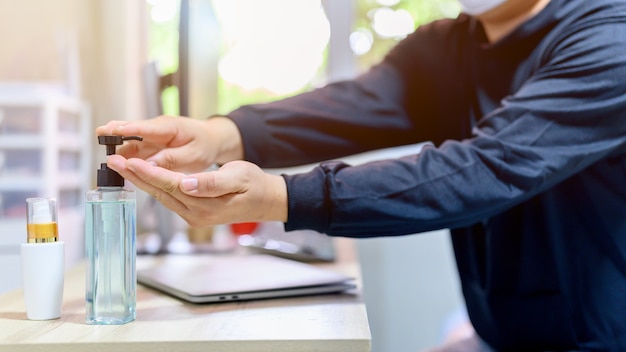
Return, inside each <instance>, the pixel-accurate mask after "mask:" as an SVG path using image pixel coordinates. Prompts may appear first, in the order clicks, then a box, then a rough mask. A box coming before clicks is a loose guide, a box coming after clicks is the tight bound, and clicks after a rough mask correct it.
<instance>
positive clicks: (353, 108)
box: [229, 0, 626, 351]
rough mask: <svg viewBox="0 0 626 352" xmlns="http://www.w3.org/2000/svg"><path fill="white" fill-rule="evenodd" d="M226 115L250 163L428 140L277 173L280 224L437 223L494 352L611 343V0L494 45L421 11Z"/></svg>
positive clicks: (621, 198) (617, 338)
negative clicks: (334, 65) (373, 60)
mask: <svg viewBox="0 0 626 352" xmlns="http://www.w3.org/2000/svg"><path fill="white" fill-rule="evenodd" d="M229 116H230V117H231V118H232V119H233V120H234V121H235V122H236V123H237V125H238V127H239V129H240V131H241V134H242V137H243V141H244V149H245V156H246V159H247V160H250V161H252V162H255V163H257V164H259V165H260V166H263V167H278V166H289V165H297V164H305V163H310V162H313V161H322V160H332V159H336V158H339V157H341V156H344V155H348V154H353V153H358V152H363V151H367V150H372V149H377V148H382V147H390V146H397V145H403V144H410V143H416V142H420V141H432V142H433V145H432V146H427V147H425V148H424V149H423V150H422V151H421V152H420V153H419V154H418V155H412V156H407V157H403V158H399V159H394V160H381V161H376V162H372V163H368V164H364V165H359V166H350V165H347V164H345V163H342V162H340V161H327V162H323V163H322V164H320V165H319V167H317V168H315V169H314V170H313V171H311V172H309V173H304V174H298V175H289V176H287V175H286V176H284V177H285V180H286V183H287V190H288V199H289V200H288V201H289V220H288V222H287V223H286V224H285V226H286V228H287V229H288V230H292V229H301V228H308V229H314V230H317V231H319V232H323V233H327V234H330V235H336V236H349V237H370V236H393V235H405V234H412V233H419V232H423V231H430V230H435V229H442V228H450V229H451V232H452V241H453V245H454V250H455V254H456V260H457V265H458V270H459V273H460V277H461V281H462V288H463V294H464V297H465V300H466V303H467V308H468V312H469V315H470V318H471V321H472V323H473V325H474V327H475V329H476V331H477V333H478V334H479V335H480V336H481V337H482V338H483V339H485V340H486V341H487V342H488V343H489V344H490V345H492V346H493V347H494V348H496V349H500V350H522V351H534V350H536V351H543V350H568V349H569V350H573V349H579V350H589V351H591V350H593V351H596V350H597V351H601V350H611V351H626V0H552V1H551V2H550V3H549V4H548V5H547V7H546V8H545V9H544V10H543V11H542V12H540V13H539V14H537V15H536V16H535V17H533V18H531V19H529V20H528V21H527V22H526V23H524V24H522V25H521V26H520V27H518V28H517V29H516V30H514V31H513V32H512V33H510V34H508V35H507V36H506V37H504V38H502V39H501V40H499V41H498V42H496V43H492V44H490V43H488V41H487V40H486V37H485V34H484V31H483V29H482V27H481V25H480V23H479V22H477V21H476V20H475V19H473V18H471V17H469V16H466V15H461V16H459V17H458V18H456V19H444V20H440V21H436V22H433V23H431V24H428V25H424V26H420V27H419V28H418V29H417V30H416V31H415V32H414V33H413V34H412V35H410V36H409V37H407V38H406V39H405V40H403V41H402V42H400V43H399V44H398V45H397V46H396V47H395V48H394V49H393V50H392V51H391V52H390V53H389V54H388V55H387V56H386V57H385V59H384V60H383V62H381V63H380V64H378V65H376V66H374V67H373V68H372V69H371V70H369V71H368V72H366V73H364V74H363V75H361V76H359V77H358V78H356V79H355V80H352V81H345V82H338V83H334V84H330V85H328V86H326V87H323V88H320V89H316V90H314V91H311V92H308V93H305V94H301V95H298V96H296V97H292V98H288V99H285V100H282V101H278V102H272V103H267V104H257V105H249V106H244V107H241V108H240V109H237V110H235V111H233V112H232V113H231V114H229Z"/></svg>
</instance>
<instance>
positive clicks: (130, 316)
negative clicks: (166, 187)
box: [85, 136, 142, 325]
mask: <svg viewBox="0 0 626 352" xmlns="http://www.w3.org/2000/svg"><path fill="white" fill-rule="evenodd" d="M126 140H139V141H140V140H142V138H141V137H137V136H130V137H122V136H99V137H98V143H99V144H101V145H106V147H107V155H111V154H115V148H116V146H117V145H122V144H123V143H124V141H126ZM97 176H98V180H97V186H98V188H97V189H95V190H91V191H88V192H87V201H86V204H85V237H86V238H85V250H86V255H87V268H86V269H87V270H86V282H85V284H86V295H85V298H86V319H85V320H86V323H87V324H98V325H118V324H125V323H128V322H130V321H133V320H135V315H136V312H135V305H136V288H137V273H136V267H135V261H136V258H137V251H136V221H135V219H136V203H135V202H136V201H135V199H136V196H135V191H133V190H129V189H125V188H123V186H124V179H123V178H122V177H121V176H120V175H119V174H118V173H117V172H115V171H113V170H111V169H109V168H108V166H107V165H106V163H103V164H100V169H99V170H98V175H97Z"/></svg>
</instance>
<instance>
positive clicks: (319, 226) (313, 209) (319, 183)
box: [282, 167, 330, 233]
mask: <svg viewBox="0 0 626 352" xmlns="http://www.w3.org/2000/svg"><path fill="white" fill-rule="evenodd" d="M282 176H283V178H284V179H285V183H286V184H287V199H288V211H289V213H288V220H287V222H286V223H285V230H286V231H293V230H301V229H309V230H315V231H317V232H321V233H325V232H326V230H327V229H328V223H329V216H328V214H329V213H330V211H329V209H328V208H329V202H328V201H327V195H326V173H325V172H324V171H323V169H322V168H321V167H316V168H315V169H313V170H312V171H310V172H308V173H303V174H295V175H282Z"/></svg>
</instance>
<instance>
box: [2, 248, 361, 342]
mask: <svg viewBox="0 0 626 352" xmlns="http://www.w3.org/2000/svg"><path fill="white" fill-rule="evenodd" d="M343 246H345V244H342V247H343ZM149 260H153V259H147V258H141V257H140V258H139V259H138V267H141V266H142V265H146V263H147V262H148V261H149ZM323 266H324V267H327V268H330V269H334V270H337V271H339V272H343V273H346V274H349V275H353V276H354V275H358V270H359V269H358V264H357V263H356V260H350V257H346V255H345V254H342V257H340V258H339V260H338V262H337V263H333V264H324V265H323ZM7 269H8V268H5V270H7ZM359 285H360V284H359ZM370 342H371V335H370V331H369V325H368V321H367V313H366V310H365V304H364V302H363V300H362V297H361V296H360V291H359V290H358V289H357V290H354V291H350V292H348V293H344V294H331V295H318V296H307V297H294V298H284V299H270V300H260V301H248V302H232V303H217V304H203V305H196V304H190V303H184V302H182V301H180V300H178V299H175V298H172V297H170V296H167V295H164V294H161V293H158V292H156V291H153V290H151V289H148V288H146V287H143V286H141V285H138V287H137V319H136V320H135V321H133V322H131V323H128V324H125V325H115V326H98V325H87V324H85V267H84V265H79V266H77V267H75V268H72V269H71V270H69V271H68V272H67V273H66V279H65V292H64V300H63V313H62V317H61V318H60V319H56V320H49V321H30V320H27V319H26V313H25V308H24V300H23V297H22V292H21V291H19V290H18V291H13V292H10V293H7V294H5V295H2V296H0V352H4V351H7V352H9V351H10V352H20V351H53V352H56V351H59V352H74V351H81V352H83V351H88V352H100V351H116V352H117V351H132V352H135V351H136V352H139V351H141V352H143V351H146V352H148V351H149V352H159V351H163V352H166V351H167V352H170V351H190V352H191V351H215V352H220V351H228V352H238V351H251V352H261V351H272V352H281V351H289V352H298V351H345V352H351V351H354V352H356V351H359V352H360V351H370Z"/></svg>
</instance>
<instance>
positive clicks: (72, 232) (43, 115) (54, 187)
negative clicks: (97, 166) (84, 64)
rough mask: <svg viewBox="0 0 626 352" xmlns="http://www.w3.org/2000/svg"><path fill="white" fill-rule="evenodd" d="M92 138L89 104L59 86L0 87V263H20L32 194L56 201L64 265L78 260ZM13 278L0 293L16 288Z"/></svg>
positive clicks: (0, 288)
mask: <svg viewBox="0 0 626 352" xmlns="http://www.w3.org/2000/svg"><path fill="white" fill-rule="evenodd" d="M91 136H92V131H91V126H90V116H89V109H88V106H87V105H86V104H85V103H84V102H82V101H81V100H80V99H77V98H75V97H71V96H67V95H65V94H64V92H63V90H62V89H60V87H59V86H57V85H54V84H3V83H0V233H2V234H3V236H0V262H3V261H4V262H6V261H15V260H16V258H17V259H19V245H20V244H21V243H23V242H24V241H25V239H26V197H33V196H39V197H56V198H57V200H58V202H59V214H58V215H59V217H58V223H59V236H61V237H62V238H64V240H65V241H66V262H69V263H73V262H76V261H77V260H79V259H80V258H82V256H83V251H84V249H83V248H84V245H83V243H82V238H83V232H84V229H83V227H84V205H83V202H82V198H83V197H84V194H85V192H86V191H87V188H88V186H89V185H90V184H91V182H90V181H89V179H88V177H89V174H90V169H91V166H90V165H87V164H88V163H89V159H90V146H91V143H90V139H89V138H90V137H91ZM18 278H19V277H18ZM14 279H15V278H7V279H6V280H4V279H3V284H2V285H1V286H0V291H1V290H4V289H7V288H9V289H10V288H16V287H19V281H15V280H14Z"/></svg>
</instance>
